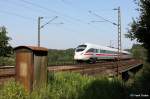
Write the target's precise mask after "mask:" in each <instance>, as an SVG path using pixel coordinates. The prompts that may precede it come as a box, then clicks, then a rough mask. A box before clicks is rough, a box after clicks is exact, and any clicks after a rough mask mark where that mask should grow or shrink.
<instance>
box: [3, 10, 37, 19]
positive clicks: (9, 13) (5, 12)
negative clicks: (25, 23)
mask: <svg viewBox="0 0 150 99" xmlns="http://www.w3.org/2000/svg"><path fill="white" fill-rule="evenodd" d="M0 13H4V14H8V15H12V16H17V17H20V18H23V19H26V20H32V21H34V20H35V19H33V18H31V17H27V16H24V15H20V14H18V13H14V12H9V11H4V10H0Z"/></svg>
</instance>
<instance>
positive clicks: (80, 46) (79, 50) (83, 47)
mask: <svg viewBox="0 0 150 99" xmlns="http://www.w3.org/2000/svg"><path fill="white" fill-rule="evenodd" d="M86 47H87V45H79V46H78V47H77V48H76V52H81V51H83V50H85V49H86Z"/></svg>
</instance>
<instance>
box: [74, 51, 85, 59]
mask: <svg viewBox="0 0 150 99" xmlns="http://www.w3.org/2000/svg"><path fill="white" fill-rule="evenodd" d="M82 54H83V53H82V52H80V53H79V52H78V53H75V55H74V59H82Z"/></svg>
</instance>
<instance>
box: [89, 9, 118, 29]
mask: <svg viewBox="0 0 150 99" xmlns="http://www.w3.org/2000/svg"><path fill="white" fill-rule="evenodd" d="M89 13H91V14H93V15H95V16H97V17H99V18H101V19H102V20H104V21H106V22H109V23H111V24H113V25H117V24H116V23H114V22H112V21H110V20H108V19H105V18H104V17H102V16H100V15H98V14H96V13H94V12H92V11H91V10H90V11H89ZM117 26H118V25H117Z"/></svg>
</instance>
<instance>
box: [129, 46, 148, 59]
mask: <svg viewBox="0 0 150 99" xmlns="http://www.w3.org/2000/svg"><path fill="white" fill-rule="evenodd" d="M131 53H132V55H133V58H135V59H140V60H143V61H144V60H146V54H147V51H146V49H145V48H144V47H142V45H140V44H134V45H133V46H132V48H131Z"/></svg>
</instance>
